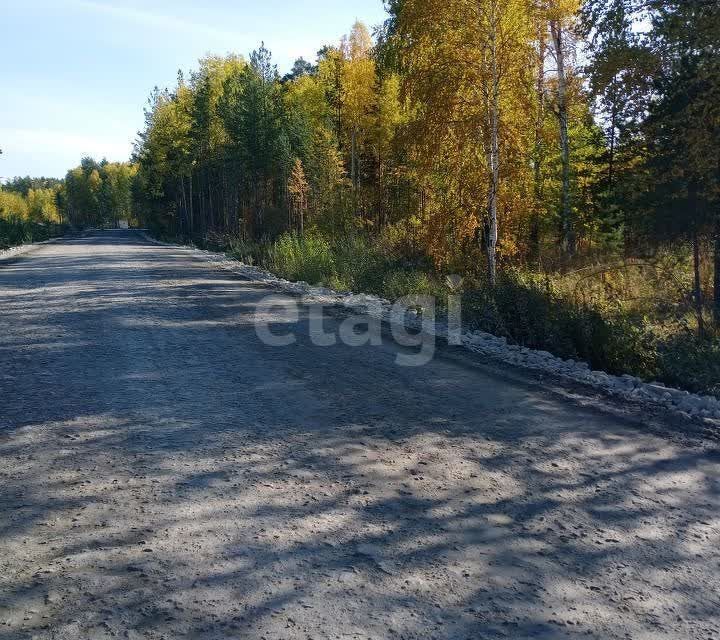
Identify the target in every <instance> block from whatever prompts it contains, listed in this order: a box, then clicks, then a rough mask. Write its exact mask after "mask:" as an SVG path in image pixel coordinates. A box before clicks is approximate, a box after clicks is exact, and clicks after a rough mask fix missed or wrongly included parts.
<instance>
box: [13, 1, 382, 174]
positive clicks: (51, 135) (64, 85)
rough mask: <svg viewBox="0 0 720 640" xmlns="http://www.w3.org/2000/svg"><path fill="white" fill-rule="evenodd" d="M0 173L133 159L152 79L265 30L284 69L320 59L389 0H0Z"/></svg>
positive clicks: (158, 81) (246, 42)
mask: <svg viewBox="0 0 720 640" xmlns="http://www.w3.org/2000/svg"><path fill="white" fill-rule="evenodd" d="M0 16H2V18H1V20H2V22H1V23H0V92H1V93H0V148H2V150H3V155H1V156H0V177H2V178H8V177H12V176H15V175H33V176H40V175H45V176H56V177H62V176H63V175H64V174H65V172H66V171H67V169H68V168H70V167H72V166H75V165H77V164H78V163H79V161H80V157H81V156H82V155H93V156H95V157H97V158H98V159H100V158H102V157H107V158H108V160H126V159H127V158H128V156H129V154H130V151H131V148H132V142H133V140H134V139H135V134H136V133H137V131H138V129H140V127H141V126H142V122H143V113H142V110H143V106H144V105H145V103H146V100H147V97H148V95H149V94H150V92H151V90H152V89H153V87H154V86H155V85H158V86H160V87H165V86H172V84H173V83H174V81H175V77H176V74H177V70H178V69H183V70H189V69H191V68H193V67H194V66H195V62H196V61H197V59H198V58H200V57H202V56H203V55H205V54H206V53H216V54H223V53H227V52H237V53H242V54H244V55H247V53H248V52H249V51H251V50H252V49H254V48H256V47H257V46H258V45H259V43H260V42H261V41H262V40H264V41H265V44H266V46H268V48H270V49H271V51H272V52H273V55H274V58H275V61H276V62H277V64H278V66H279V68H280V71H281V72H282V71H285V70H287V69H288V68H289V67H290V66H291V64H292V61H293V60H294V59H295V58H297V57H299V56H303V57H305V58H306V59H309V60H314V59H315V53H316V52H317V50H318V49H319V48H320V47H321V46H322V45H323V44H328V43H335V42H337V41H338V40H339V39H340V36H341V35H342V34H343V33H345V32H347V31H348V30H349V29H350V26H351V25H352V23H353V22H354V20H355V19H356V18H357V19H360V20H362V21H364V22H366V23H367V24H368V25H370V26H372V25H376V24H379V23H380V22H382V20H383V19H384V16H385V14H384V11H383V7H382V0H354V1H353V2H342V1H340V2H338V1H337V0H304V2H293V1H290V0H265V1H264V2H258V1H254V2H253V1H250V0H235V1H234V2H233V1H232V0H205V1H204V2H202V3H201V2H197V1H195V2H190V1H189V0H156V1H152V0H146V1H145V2H140V1H138V0H129V1H122V0H40V1H35V2H33V1H28V0H25V1H23V2H20V1H13V0H0Z"/></svg>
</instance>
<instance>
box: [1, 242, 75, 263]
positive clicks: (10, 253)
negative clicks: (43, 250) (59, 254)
mask: <svg viewBox="0 0 720 640" xmlns="http://www.w3.org/2000/svg"><path fill="white" fill-rule="evenodd" d="M64 239H65V236H59V237H57V238H48V239H47V240H40V241H39V242H29V243H27V244H19V245H17V246H14V247H10V248H8V249H2V250H0V262H1V261H3V260H9V259H10V258H14V257H16V256H21V255H22V254H24V253H27V252H28V251H32V250H33V249H35V248H37V247H42V246H43V245H46V244H53V243H55V242H60V241H61V240H64Z"/></svg>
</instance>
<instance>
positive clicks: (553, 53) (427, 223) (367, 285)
mask: <svg viewBox="0 0 720 640" xmlns="http://www.w3.org/2000/svg"><path fill="white" fill-rule="evenodd" d="M386 8H387V11H388V19H387V20H386V22H385V23H384V24H383V25H379V26H377V27H376V28H375V29H374V30H373V31H371V30H370V29H369V28H368V27H367V26H365V25H363V24H362V23H359V22H358V23H356V24H355V25H353V26H352V29H351V30H350V32H349V33H348V34H347V35H346V36H344V37H343V38H342V39H341V41H340V42H338V43H336V44H326V45H325V46H322V48H321V49H320V50H319V51H318V55H317V59H316V60H315V61H312V62H308V61H305V60H303V59H298V60H297V61H296V62H295V64H294V66H293V68H292V69H291V70H290V72H288V73H287V74H284V75H281V74H280V73H279V72H278V70H277V68H276V66H275V65H274V63H273V60H272V56H271V52H270V51H269V50H268V49H267V48H265V46H264V45H261V46H259V48H258V49H257V50H255V51H253V52H252V53H251V54H250V55H249V56H248V57H247V58H245V57H242V56H240V55H227V56H208V57H206V58H204V59H202V60H200V61H199V63H198V66H197V68H196V69H194V70H193V71H191V72H189V73H182V72H179V73H178V77H177V83H176V85H175V86H174V87H172V88H167V89H155V91H154V92H153V93H152V95H151V96H150V98H149V101H148V104H147V105H146V109H145V126H144V128H143V130H142V131H141V132H139V134H138V139H137V143H136V149H135V153H134V156H133V158H132V159H131V160H130V162H128V163H107V162H104V161H103V162H96V161H95V160H92V159H89V158H88V159H84V160H83V162H82V164H81V165H80V166H79V167H77V168H75V169H72V170H71V171H69V172H68V174H67V176H66V178H65V180H64V181H62V182H61V183H58V184H49V183H48V184H45V183H41V184H32V181H27V180H25V181H24V182H23V181H22V180H19V181H18V180H16V181H15V183H11V184H10V185H6V186H5V187H4V188H3V191H2V192H0V219H4V220H5V221H6V222H5V224H7V221H8V220H9V219H11V218H13V219H23V220H26V221H27V220H29V221H34V222H42V221H43V220H46V221H53V222H56V221H60V220H62V221H63V222H64V223H66V224H69V225H72V226H74V227H87V226H99V225H108V224H112V223H113V222H114V221H117V220H119V219H123V218H124V219H130V220H132V221H133V223H134V224H136V225H141V226H144V227H147V228H149V229H151V230H152V232H153V233H155V234H156V235H158V236H159V237H164V238H170V239H174V240H178V241H183V242H191V243H194V244H197V245H201V246H206V247H211V248H215V249H218V250H223V251H226V252H228V254H230V255H232V256H234V257H236V258H238V259H241V260H243V261H245V262H250V263H255V264H259V265H262V266H265V267H267V268H269V269H271V270H273V271H275V272H276V273H279V274H280V275H283V276H284V277H287V278H291V279H297V280H306V281H308V282H312V283H324V284H326V285H329V286H332V287H335V288H338V289H343V290H353V291H365V292H371V293H377V294H380V295H383V296H385V297H398V296H400V295H405V294H409V293H432V294H436V295H438V296H439V297H440V298H442V295H443V292H444V291H445V292H446V290H447V285H446V276H448V275H450V274H458V275H460V276H462V278H463V285H462V286H463V296H464V313H465V319H466V321H467V322H468V323H470V324H472V325H473V326H476V327H477V328H481V329H483V330H487V331H490V332H492V333H495V334H496V335H502V336H506V337H507V338H508V340H510V341H512V342H513V343H515V344H520V345H523V346H528V347H533V348H542V349H546V350H548V351H551V352H553V353H554V354H556V355H559V356H562V357H568V358H570V357H572V358H580V359H583V360H585V361H587V362H589V363H590V364H591V365H592V366H593V368H597V369H602V370H605V371H608V372H611V373H632V374H636V375H640V376H642V377H644V378H646V379H650V380H661V381H663V382H666V383H669V384H674V385H677V386H681V387H683V388H686V389H689V390H692V391H702V392H707V393H720V151H719V150H720V4H719V3H718V2H717V1H716V0H644V1H640V0H585V1H584V2H581V1H580V0H473V1H472V2H469V1H467V0H443V1H442V2H439V1H437V0H389V1H388V2H387V5H386ZM322 44H323V43H318V46H321V45H322ZM0 235H2V234H1V233H0Z"/></svg>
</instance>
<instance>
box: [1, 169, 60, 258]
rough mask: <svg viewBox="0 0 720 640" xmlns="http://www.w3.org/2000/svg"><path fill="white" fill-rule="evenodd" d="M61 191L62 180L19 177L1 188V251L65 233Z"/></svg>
mask: <svg viewBox="0 0 720 640" xmlns="http://www.w3.org/2000/svg"><path fill="white" fill-rule="evenodd" d="M61 188H62V187H61V181H59V180H52V179H47V178H40V179H36V180H32V179H30V178H17V179H15V180H14V181H12V182H10V183H9V184H7V185H3V186H0V250H2V249H7V248H9V247H14V246H17V245H21V244H26V243H28V242H38V241H42V240H48V239H49V238H52V237H54V236H57V235H60V234H61V233H63V231H64V226H63V225H62V219H61V214H60V206H59V193H60V190H61Z"/></svg>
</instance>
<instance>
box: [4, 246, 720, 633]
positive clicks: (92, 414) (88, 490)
mask: <svg viewBox="0 0 720 640" xmlns="http://www.w3.org/2000/svg"><path fill="white" fill-rule="evenodd" d="M267 293H268V290H267V289H265V288H263V286H262V285H261V284H259V283H257V282H250V281H244V280H242V279H240V278H238V277H236V276H233V275H231V274H229V273H227V272H223V271H220V270H215V269H213V268H212V267H211V266H209V265H208V264H206V263H204V262H202V261H200V260H198V259H196V258H194V257H193V255H192V253H191V252H189V251H186V250H183V249H179V248H172V247H159V246H155V245H152V244H150V243H148V242H147V241H145V240H143V239H142V238H141V237H140V236H139V235H135V234H133V233H132V232H104V233H100V232H99V233H96V234H94V235H91V236H88V237H84V238H80V239H75V240H68V241H65V242H60V243H57V244H50V245H45V246H42V247H39V248H37V249H35V250H33V251H31V252H30V253H28V254H26V255H25V256H23V257H22V258H18V259H15V260H12V261H9V262H4V263H0V329H1V331H0V487H2V492H1V494H0V638H2V639H11V638H12V639H14V638H28V639H30V638H38V639H43V640H45V639H61V638H62V639H68V640H69V639H73V640H77V639H81V640H82V639H86V638H88V639H92V640H95V639H104V638H132V639H138V638H158V639H159V638H167V639H172V638H193V639H196V638H197V639H203V640H205V639H211V638H213V639H214V638H238V639H239V638H242V639H245V638H248V639H258V640H259V639H266V640H280V639H287V640H290V639H291V640H296V639H302V640H306V639H310V638H312V639H316V640H319V639H323V638H333V639H336V638H342V639H344V638H348V639H356V640H360V639H377V638H390V639H400V638H407V639H411V638H418V639H420V638H422V639H430V638H438V639H440V638H442V639H444V638H452V639H456V638H457V639H462V640H465V639H467V640H478V639H483V638H492V639H494V638H512V639H518V638H598V639H603V640H606V639H616V638H633V639H642V638H647V639H650V638H652V639H656V638H668V639H673V640H677V639H680V638H718V637H720V545H719V544H718V543H719V542H720V510H719V507H720V500H719V498H718V490H719V489H720V452H718V449H717V445H716V444H715V443H712V442H709V441H702V440H698V439H691V438H690V437H689V436H679V435H677V433H673V430H672V425H670V424H668V425H665V426H661V427H662V428H659V427H658V426H657V425H656V426H654V427H652V428H650V427H648V426H643V425H642V424H639V423H638V422H637V421H633V422H631V421H629V420H626V419H624V418H621V417H618V415H617V413H615V412H612V411H603V410H601V409H599V408H597V407H590V406H586V405H585V404H584V403H582V402H580V401H577V400H573V399H572V398H563V397H562V396H560V395H558V394H557V393H555V392H553V391H552V390H550V389H548V388H546V387H544V386H543V385H541V384H538V383H537V382H536V381H533V380H531V379H529V378H528V379H525V378H523V377H522V375H521V374H517V373H513V372H512V371H507V372H503V371H501V370H498V369H497V368H494V367H493V366H490V365H489V364H488V363H483V362H472V361H470V359H469V358H468V357H459V356H458V355H457V354H456V353H455V352H454V351H452V350H450V349H449V348H447V347H446V348H445V349H444V350H441V351H440V353H439V354H438V356H437V357H436V358H435V359H434V360H433V361H432V362H431V363H430V364H428V365H426V366H424V367H420V368H406V367H399V366H397V364H396V363H395V357H396V355H397V353H398V352H399V351H401V350H402V349H403V348H402V347H399V346H397V345H395V344H394V343H393V342H392V341H391V340H389V339H387V338H386V339H385V341H384V343H383V344H382V345H381V346H370V345H368V346H364V347H350V346H343V345H342V344H338V345H336V346H332V347H316V346H313V345H312V344H311V342H310V340H309V338H308V326H307V319H306V318H305V317H301V319H300V321H299V322H297V323H296V325H295V329H296V332H297V336H298V340H297V342H296V344H293V345H291V346H287V347H271V346H266V345H265V344H263V342H262V341H260V340H259V339H258V337H257V335H256V332H255V329H254V326H253V314H254V308H255V305H256V303H257V302H258V301H259V300H260V299H261V298H263V297H264V296H265V295H266V294H267ZM341 319H342V318H341V317H340V316H337V317H332V318H330V319H329V320H328V321H327V325H328V327H330V328H332V327H333V325H334V324H337V323H339V322H341ZM278 320H281V318H278ZM665 427H667V431H664V430H663V429H664V428H665Z"/></svg>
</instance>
